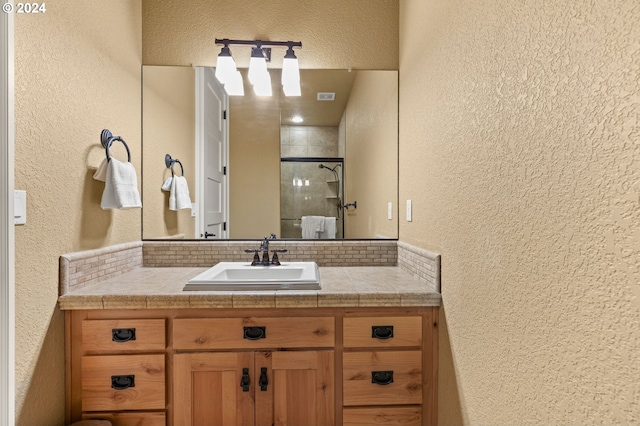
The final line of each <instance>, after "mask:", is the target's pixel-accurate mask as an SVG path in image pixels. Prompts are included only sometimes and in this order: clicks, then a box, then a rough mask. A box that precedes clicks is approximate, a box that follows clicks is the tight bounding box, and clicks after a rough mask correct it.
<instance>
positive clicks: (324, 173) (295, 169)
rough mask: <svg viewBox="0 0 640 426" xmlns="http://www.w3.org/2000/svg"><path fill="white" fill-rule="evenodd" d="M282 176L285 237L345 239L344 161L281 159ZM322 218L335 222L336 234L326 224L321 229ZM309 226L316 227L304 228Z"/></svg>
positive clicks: (281, 202) (328, 221)
mask: <svg viewBox="0 0 640 426" xmlns="http://www.w3.org/2000/svg"><path fill="white" fill-rule="evenodd" d="M280 176H281V179H280V230H281V233H282V238H314V239H316V238H317V239H335V238H344V237H343V236H344V212H343V209H342V199H343V194H344V185H343V182H344V173H343V159H342V158H282V159H281V162H280ZM305 217H306V218H307V219H305V220H303V218H305ZM321 217H324V218H325V221H326V222H325V223H326V224H330V225H333V223H335V231H333V226H324V224H323V225H322V226H320V227H319V228H318V227H317V223H318V222H317V221H318V220H321V219H320V218H321ZM309 218H313V220H315V222H311V221H309V220H308V219H309ZM309 224H311V226H313V227H314V228H313V229H311V230H307V229H305V227H307V226H309ZM318 229H322V231H318ZM305 231H306V232H305Z"/></svg>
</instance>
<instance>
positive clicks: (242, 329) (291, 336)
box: [173, 317, 335, 349]
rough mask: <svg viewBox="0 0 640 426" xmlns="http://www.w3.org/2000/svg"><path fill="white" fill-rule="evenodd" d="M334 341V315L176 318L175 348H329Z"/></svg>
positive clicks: (174, 329)
mask: <svg viewBox="0 0 640 426" xmlns="http://www.w3.org/2000/svg"><path fill="white" fill-rule="evenodd" d="M334 345H335V325H334V319H333V317H301V318H291V317H287V318H180V319H175V320H173V347H174V349H255V348H305V347H308V348H328V347H333V346H334Z"/></svg>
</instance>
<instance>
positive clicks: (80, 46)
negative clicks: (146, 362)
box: [15, 0, 142, 425]
mask: <svg viewBox="0 0 640 426" xmlns="http://www.w3.org/2000/svg"><path fill="white" fill-rule="evenodd" d="M46 7H47V11H46V13H45V14H42V15H16V20H15V54H16V57H15V71H16V75H15V90H16V95H15V96H16V97H15V108H16V125H17V132H16V146H15V175H16V176H15V186H16V189H24V190H26V191H27V224H26V225H23V226H17V227H16V353H17V356H16V364H17V365H16V386H17V419H18V424H21V425H55V424H63V422H64V321H63V315H62V314H61V313H60V311H59V310H58V309H57V307H56V304H57V296H58V257H59V256H60V255H61V254H63V253H68V252H72V251H78V250H83V249H89V248H95V247H101V246H106V245H110V244H114V243H122V242H127V241H134V240H138V239H140V210H139V209H134V210H129V211H116V212H114V211H103V210H102V209H101V208H100V198H101V195H102V190H103V188H104V184H103V183H101V182H97V181H94V180H93V179H92V178H91V175H92V172H93V170H90V167H91V166H94V167H95V166H97V165H98V164H99V163H100V161H101V160H102V158H103V157H102V156H103V155H104V149H102V147H101V146H100V145H99V136H100V132H101V131H102V129H103V128H105V127H107V128H109V129H111V130H112V131H113V132H114V133H115V134H117V135H121V136H122V137H123V138H124V139H125V140H126V141H127V142H128V145H129V147H130V149H131V155H132V162H133V163H134V165H135V167H136V169H137V170H138V172H139V170H140V148H141V147H140V90H141V88H140V65H141V58H142V53H141V45H142V41H141V26H142V24H141V4H140V1H139V0H129V1H118V2H113V1H109V0H94V1H91V2H79V1H77V0H52V1H48V2H47V3H46ZM113 151H114V152H113V154H114V156H115V157H117V158H124V156H123V152H124V150H123V149H122V148H118V147H116V148H114V150H113ZM125 155H126V154H125Z"/></svg>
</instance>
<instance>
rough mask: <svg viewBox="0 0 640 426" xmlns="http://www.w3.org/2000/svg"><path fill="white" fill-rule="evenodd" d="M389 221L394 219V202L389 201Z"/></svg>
mask: <svg viewBox="0 0 640 426" xmlns="http://www.w3.org/2000/svg"><path fill="white" fill-rule="evenodd" d="M387 219H389V220H392V219H393V202H392V201H389V204H387Z"/></svg>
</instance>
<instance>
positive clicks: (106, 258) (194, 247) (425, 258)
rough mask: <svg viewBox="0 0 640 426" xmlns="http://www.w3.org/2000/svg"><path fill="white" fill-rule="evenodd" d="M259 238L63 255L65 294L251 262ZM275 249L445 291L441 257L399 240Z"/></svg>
mask: <svg viewBox="0 0 640 426" xmlns="http://www.w3.org/2000/svg"><path fill="white" fill-rule="evenodd" d="M259 246H260V240H255V241H254V240H242V241H219V242H218V241H216V242H214V241H136V242H131V243H125V244H117V245H113V246H109V247H104V248H100V249H95V250H86V251H82V252H76V253H69V254H65V255H62V256H60V268H59V274H60V294H61V295H62V294H66V293H68V292H70V291H74V290H78V289H80V288H83V287H85V286H87V285H90V284H93V283H96V282H99V281H103V280H106V279H109V278H113V277H116V276H118V275H122V274H124V273H127V272H130V271H132V270H134V269H136V268H140V267H143V266H144V267H210V266H213V265H215V264H216V263H218V262H234V261H250V260H251V259H252V257H253V255H252V254H251V253H245V252H244V250H245V249H257V248H258V247H259ZM270 249H272V250H273V249H287V252H286V253H282V254H280V255H279V256H280V260H281V261H284V262H286V261H297V262H300V261H315V262H317V263H318V266H399V267H400V268H401V269H403V270H404V271H406V272H408V273H410V274H411V275H413V276H414V277H416V278H418V279H419V280H421V281H424V282H426V283H427V285H429V286H430V287H432V288H433V289H434V290H435V291H438V292H439V291H440V255H439V254H436V253H433V252H430V251H428V250H424V249H421V248H419V247H415V246H412V245H410V244H407V243H403V242H402V241H396V240H341V241H299V240H276V241H272V242H271V244H270Z"/></svg>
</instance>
